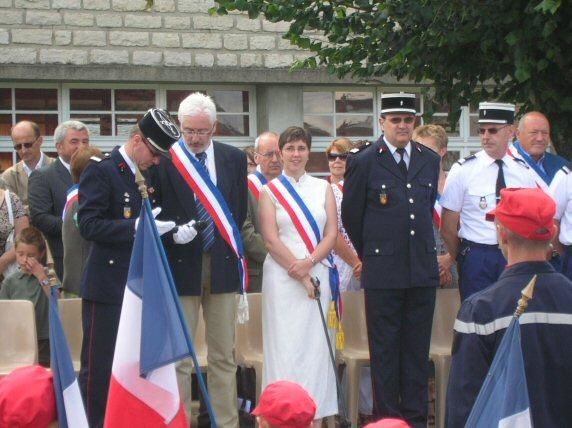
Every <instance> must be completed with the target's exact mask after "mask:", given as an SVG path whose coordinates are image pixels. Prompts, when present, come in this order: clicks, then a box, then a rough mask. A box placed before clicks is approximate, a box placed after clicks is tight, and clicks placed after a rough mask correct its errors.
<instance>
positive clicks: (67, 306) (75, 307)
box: [58, 299, 83, 361]
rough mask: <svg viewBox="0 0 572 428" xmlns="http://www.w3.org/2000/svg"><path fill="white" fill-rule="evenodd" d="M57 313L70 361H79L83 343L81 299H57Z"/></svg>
mask: <svg viewBox="0 0 572 428" xmlns="http://www.w3.org/2000/svg"><path fill="white" fill-rule="evenodd" d="M58 311H59V314H60V320H61V321H62V327H63V328H64V333H65V335H66V339H67V341H68V346H69V348H70V354H71V357H72V360H73V361H79V360H80V356H81V343H82V341H83V328H82V319H81V299H59V300H58Z"/></svg>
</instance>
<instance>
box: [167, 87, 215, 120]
mask: <svg viewBox="0 0 572 428" xmlns="http://www.w3.org/2000/svg"><path fill="white" fill-rule="evenodd" d="M193 92H201V93H203V94H206V92H205V91H196V90H194V89H189V90H186V89H185V90H184V91H179V90H168V91H167V110H168V111H169V113H175V114H176V113H177V112H178V111H179V104H181V101H183V100H184V99H185V98H187V97H188V96H189V95H191V94H192V93H193Z"/></svg>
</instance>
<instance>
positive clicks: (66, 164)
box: [58, 156, 71, 174]
mask: <svg viewBox="0 0 572 428" xmlns="http://www.w3.org/2000/svg"><path fill="white" fill-rule="evenodd" d="M58 159H59V160H60V162H61V163H62V165H63V166H65V167H66V169H67V170H68V172H69V173H70V174H71V167H70V164H69V163H67V162H66V161H65V160H63V159H62V157H61V156H58Z"/></svg>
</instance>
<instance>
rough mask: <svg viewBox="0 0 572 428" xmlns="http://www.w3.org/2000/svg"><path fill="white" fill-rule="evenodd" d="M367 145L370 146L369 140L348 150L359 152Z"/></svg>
mask: <svg viewBox="0 0 572 428" xmlns="http://www.w3.org/2000/svg"><path fill="white" fill-rule="evenodd" d="M369 146H371V142H369V141H368V142H366V143H364V144H362V145H361V146H359V147H354V148H353V149H351V150H350V153H351V154H354V155H355V154H356V153H359V152H361V151H362V150H363V149H365V148H367V147H369Z"/></svg>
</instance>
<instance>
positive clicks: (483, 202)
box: [479, 196, 487, 210]
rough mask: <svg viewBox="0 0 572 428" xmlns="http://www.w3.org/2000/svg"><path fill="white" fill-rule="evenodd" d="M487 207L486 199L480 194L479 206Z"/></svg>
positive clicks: (481, 207)
mask: <svg viewBox="0 0 572 428" xmlns="http://www.w3.org/2000/svg"><path fill="white" fill-rule="evenodd" d="M486 207H487V199H486V198H485V197H484V196H481V200H480V201H479V208H480V209H482V210H484V209H485V208H486Z"/></svg>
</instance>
